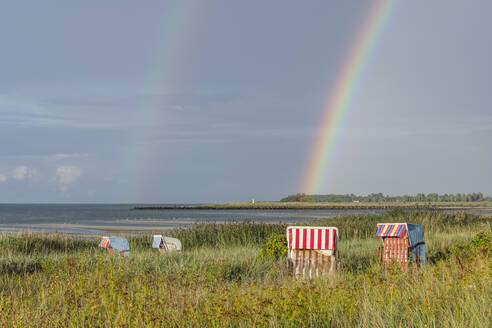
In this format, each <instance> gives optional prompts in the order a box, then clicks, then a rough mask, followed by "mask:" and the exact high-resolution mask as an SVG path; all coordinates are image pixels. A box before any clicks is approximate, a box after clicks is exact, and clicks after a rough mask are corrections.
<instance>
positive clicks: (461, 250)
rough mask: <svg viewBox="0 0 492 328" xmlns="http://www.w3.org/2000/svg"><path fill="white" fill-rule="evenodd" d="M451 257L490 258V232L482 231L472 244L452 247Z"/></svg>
mask: <svg viewBox="0 0 492 328" xmlns="http://www.w3.org/2000/svg"><path fill="white" fill-rule="evenodd" d="M448 254H449V255H454V256H456V257H465V258H476V257H478V256H482V257H485V258H487V257H489V256H490V255H491V254H492V240H491V237H490V231H481V232H479V233H478V234H477V235H476V236H475V237H473V239H472V240H470V242H468V243H465V244H460V245H456V246H454V247H452V248H451V249H450V250H449V253H448Z"/></svg>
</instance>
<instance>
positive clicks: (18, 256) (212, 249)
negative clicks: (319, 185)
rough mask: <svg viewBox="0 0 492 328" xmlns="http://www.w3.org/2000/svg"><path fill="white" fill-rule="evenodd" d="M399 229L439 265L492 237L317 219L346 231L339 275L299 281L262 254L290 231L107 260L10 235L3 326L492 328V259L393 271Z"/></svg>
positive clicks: (434, 222)
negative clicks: (383, 261) (380, 252)
mask: <svg viewBox="0 0 492 328" xmlns="http://www.w3.org/2000/svg"><path fill="white" fill-rule="evenodd" d="M354 220H359V221H360V222H359V223H360V224H359V225H357V224H355V223H353V222H352V221H354ZM391 220H394V221H410V222H416V223H421V224H423V225H424V227H425V229H426V243H427V249H428V254H429V256H430V257H432V256H434V255H436V254H438V253H440V252H441V253H442V252H446V251H447V250H449V249H451V248H453V247H454V246H455V245H457V244H461V243H467V242H469V241H470V240H471V239H472V238H473V237H474V236H475V235H476V234H477V233H478V232H479V231H481V230H486V231H490V223H491V218H484V217H477V216H467V215H464V216H463V215H461V214H460V215H445V214H439V213H396V212H395V213H385V214H380V215H367V216H348V217H340V218H335V219H328V220H326V221H324V220H322V221H317V222H313V223H312V224H316V225H320V224H329V225H335V226H338V228H339V230H340V232H341V233H344V232H345V233H346V234H345V235H343V236H342V238H341V240H340V254H341V261H342V263H341V268H340V270H339V271H337V273H336V274H334V275H332V276H330V277H327V278H322V279H314V280H312V281H306V280H296V279H294V278H293V277H292V276H291V274H290V272H289V269H288V266H287V263H286V260H285V259H280V260H274V259H268V258H264V257H258V256H257V255H258V253H259V251H260V248H261V246H262V244H263V243H264V241H265V239H266V238H267V237H268V235H269V234H271V233H279V232H280V233H284V232H285V225H261V224H254V223H244V224H240V223H229V224H225V225H222V226H219V225H213V224H211V225H196V226H194V227H192V228H191V229H189V230H178V231H175V232H174V235H175V236H178V237H179V238H181V239H182V241H183V244H184V245H185V250H184V251H183V252H179V253H178V252H174V253H168V254H160V253H158V252H155V250H152V249H151V248H150V245H151V238H150V237H149V236H137V237H129V240H130V244H131V252H132V254H131V256H130V257H129V258H118V257H115V256H108V255H107V252H106V251H105V250H104V249H99V248H97V243H98V241H99V240H96V239H94V240H76V239H73V240H71V241H70V240H65V239H70V238H66V237H64V236H60V235H49V236H36V235H29V236H9V237H3V238H0V254H1V255H2V258H1V260H0V326H1V327H213V326H234V327H250V326H269V327H272V326H273V327H286V326H290V327H299V326H312V327H316V326H328V327H398V326H402V327H424V326H425V325H427V327H489V326H490V324H491V318H492V312H491V308H490V304H491V303H492V263H491V260H490V257H489V255H486V256H485V255H483V254H482V255H480V256H477V257H471V258H466V259H461V258H459V257H456V256H455V257H437V256H436V260H435V261H433V262H434V263H433V264H431V265H426V266H424V267H423V268H422V269H420V270H417V269H415V268H411V269H410V270H408V271H405V272H403V271H401V270H400V269H399V268H398V267H391V268H389V269H388V270H384V269H382V268H381V267H379V266H378V265H377V263H376V262H375V254H376V249H377V246H379V245H380V241H379V240H378V239H377V238H376V237H375V236H374V234H375V225H374V222H377V221H391ZM20 237H25V238H20ZM26 238H27V239H29V240H28V241H23V240H22V239H26Z"/></svg>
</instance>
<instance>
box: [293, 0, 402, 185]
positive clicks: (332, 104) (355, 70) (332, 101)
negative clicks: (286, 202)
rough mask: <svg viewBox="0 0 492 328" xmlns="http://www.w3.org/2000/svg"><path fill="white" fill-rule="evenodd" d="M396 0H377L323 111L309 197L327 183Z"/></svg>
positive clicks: (308, 173) (306, 179)
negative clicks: (355, 98) (347, 118)
mask: <svg viewBox="0 0 492 328" xmlns="http://www.w3.org/2000/svg"><path fill="white" fill-rule="evenodd" d="M393 3H394V1H393V0H376V2H375V3H374V5H373V6H372V8H371V9H370V12H369V15H368V16H367V18H366V19H365V21H364V22H363V24H362V25H361V27H360V29H359V31H360V32H359V33H358V34H357V36H356V38H355V40H354V42H353V44H352V46H351V49H350V51H349V53H348V56H347V59H346V60H345V62H344V64H343V66H342V67H341V69H340V72H339V73H338V75H337V78H336V79H335V84H334V87H333V88H332V90H331V92H330V93H329V96H328V98H327V100H326V105H325V106H324V107H323V114H322V119H321V124H320V130H321V133H320V135H319V136H318V137H317V138H316V140H315V142H314V144H313V147H312V149H311V152H310V157H309V160H308V163H307V165H306V168H305V173H304V175H303V179H302V182H301V191H302V192H306V193H308V194H315V193H318V192H320V188H321V187H322V186H323V183H324V182H325V179H326V172H327V169H328V166H329V164H330V160H331V159H332V157H333V148H334V144H335V139H336V136H337V132H338V130H339V127H340V125H341V123H342V119H343V116H344V113H346V112H347V111H348V108H349V105H350V100H351V99H352V97H353V95H354V92H355V89H356V86H357V84H358V82H359V80H360V77H361V75H362V72H363V70H364V67H365V66H366V64H367V62H368V61H369V57H370V54H371V53H372V50H373V48H374V46H375V44H376V43H377V42H376V41H377V39H378V36H379V35H380V32H381V30H382V27H383V26H384V24H385V22H386V21H387V18H388V16H389V13H390V12H391V8H392V7H393Z"/></svg>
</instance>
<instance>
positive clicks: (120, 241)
mask: <svg viewBox="0 0 492 328" xmlns="http://www.w3.org/2000/svg"><path fill="white" fill-rule="evenodd" d="M99 247H101V248H106V249H107V250H108V253H109V255H112V254H114V253H117V254H118V255H119V256H121V257H127V256H130V243H129V242H128V240H127V239H126V238H123V237H102V238H101V242H100V243H99Z"/></svg>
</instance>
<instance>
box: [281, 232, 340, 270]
mask: <svg viewBox="0 0 492 328" xmlns="http://www.w3.org/2000/svg"><path fill="white" fill-rule="evenodd" d="M287 245H288V250H287V258H288V260H289V262H290V263H291V264H292V265H293V267H294V273H295V275H297V276H299V275H302V276H304V277H309V278H311V277H313V276H320V275H322V274H328V273H330V272H333V271H334V270H336V265H337V257H338V229H337V228H335V227H296V226H292V227H287Z"/></svg>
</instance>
